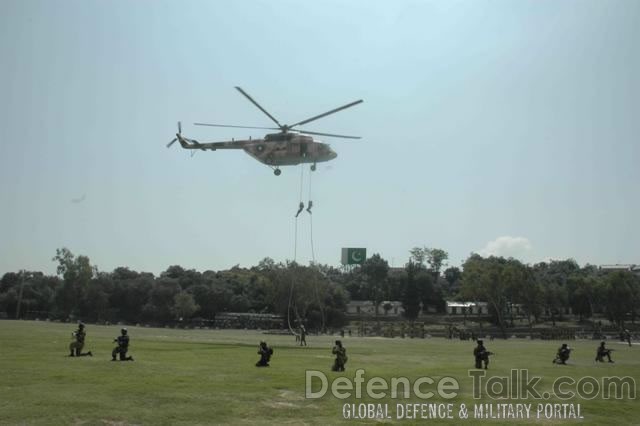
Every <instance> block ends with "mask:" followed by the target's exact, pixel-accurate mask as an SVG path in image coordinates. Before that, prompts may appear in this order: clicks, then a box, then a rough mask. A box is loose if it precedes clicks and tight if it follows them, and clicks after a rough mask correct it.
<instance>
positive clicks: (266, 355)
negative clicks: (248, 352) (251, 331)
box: [256, 340, 273, 367]
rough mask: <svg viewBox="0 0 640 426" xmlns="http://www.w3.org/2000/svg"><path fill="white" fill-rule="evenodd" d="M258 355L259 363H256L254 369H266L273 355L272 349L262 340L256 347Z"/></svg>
mask: <svg viewBox="0 0 640 426" xmlns="http://www.w3.org/2000/svg"><path fill="white" fill-rule="evenodd" d="M258 355H260V361H258V362H256V367H268V366H269V361H271V355H273V349H271V348H270V347H269V346H268V345H267V342H265V341H264V340H263V341H262V342H260V346H258Z"/></svg>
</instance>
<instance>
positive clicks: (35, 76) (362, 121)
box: [0, 0, 640, 273]
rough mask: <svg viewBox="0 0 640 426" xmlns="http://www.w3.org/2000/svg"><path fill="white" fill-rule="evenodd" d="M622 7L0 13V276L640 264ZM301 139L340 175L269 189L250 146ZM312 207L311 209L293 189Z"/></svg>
mask: <svg viewBox="0 0 640 426" xmlns="http://www.w3.org/2000/svg"><path fill="white" fill-rule="evenodd" d="M638 40H640V2H638V1H635V0H627V1H625V0H619V1H603V0H594V1H590V0H576V1H559V0H553V1H552V0H531V1H526V0H523V1H511V0H504V1H500V0H490V1H483V0H468V1H451V0H439V1H407V0H398V1H370V0H367V1H349V2H345V1H306V2H301V1H296V0H291V1H284V0H268V1H267V0H265V1H96V0H78V1H68V0H60V1H48V0H44V1H34V0H1V1H0V58H1V59H0V99H2V102H0V141H1V142H0V218H1V221H0V273H4V272H7V271H16V270H18V269H21V268H26V269H30V270H42V271H44V272H48V273H53V272H55V264H54V263H53V262H52V261H51V258H52V257H53V256H54V254H55V249H56V248H59V247H67V248H69V249H70V250H71V251H72V252H73V253H75V254H84V255H87V256H89V257H90V258H91V260H92V262H93V263H94V264H96V265H97V266H98V268H99V269H100V270H104V271H110V270H112V269H113V268H115V267H117V266H123V265H124V266H129V267H131V268H133V269H136V270H142V271H150V272H154V273H158V272H160V271H162V270H164V269H166V268H167V267H168V266H169V265H173V264H179V265H182V266H183V267H186V268H196V269H198V270H206V269H214V270H219V269H226V268H229V267H231V266H233V265H235V264H240V265H241V266H251V265H255V264H257V262H258V261H259V260H260V259H262V258H264V257H266V256H269V257H272V258H274V259H275V260H276V261H284V260H285V259H293V257H294V250H295V249H296V244H295V220H294V218H293V216H294V214H295V212H296V210H297V205H298V203H299V201H300V182H301V173H303V175H302V179H303V191H302V193H303V197H302V198H303V201H304V202H305V203H306V202H307V201H308V199H312V200H313V203H314V209H313V243H314V248H315V250H314V251H313V253H312V250H311V220H310V219H311V218H310V216H309V215H308V214H307V213H306V212H303V213H304V214H301V215H300V217H299V219H298V234H297V236H298V238H297V251H296V258H297V260H298V261H299V262H301V263H303V264H306V263H307V262H309V261H310V260H312V258H313V255H312V254H315V258H316V260H317V261H319V262H322V263H329V264H332V265H337V264H338V263H339V261H340V249H341V248H342V247H366V248H367V251H368V254H369V255H371V254H372V253H380V254H381V255H382V256H383V257H384V258H386V259H387V260H389V262H390V263H392V264H394V265H395V266H401V265H402V264H404V263H405V262H406V261H407V259H408V256H409V249H411V248H412V247H415V246H427V247H438V248H442V249H444V250H446V251H448V252H449V255H450V261H449V264H450V265H453V266H458V265H460V263H461V262H462V261H463V260H464V259H465V258H466V257H467V256H468V255H469V254H470V253H471V252H479V253H481V254H483V255H489V254H497V255H503V256H514V257H516V258H518V259H520V260H523V261H524V262H537V261H540V260H546V259H550V258H553V259H565V258H574V259H576V260H577V261H578V262H579V263H580V264H584V263H587V262H588V263H593V264H604V263H640V226H638V217H639V216H640V197H638V193H639V191H638V183H639V182H640V167H638V160H639V158H640V155H639V154H640V138H639V135H640V114H639V111H640V44H639V43H638ZM236 85H237V86H241V87H242V88H243V89H245V90H246V91H247V92H248V93H249V94H251V95H252V96H253V97H254V98H255V99H256V100H258V102H260V103H261V104H262V105H263V106H264V107H265V108H266V109H267V110H268V111H269V112H270V113H271V114H272V115H274V116H275V117H276V118H277V119H278V120H279V121H280V122H282V123H293V122H297V121H300V120H303V119H305V118H307V117H310V116H313V115H315V114H318V113H321V112H324V111H327V110H330V109H332V108H334V107H337V106H340V105H343V104H345V103H347V102H350V101H354V100H357V99H361V98H362V99H364V103H363V104H360V105H358V106H355V107H353V108H350V109H348V110H345V111H342V112H339V113H337V114H335V115H332V116H329V117H326V118H323V119H321V120H318V121H315V122H313V123H310V124H309V125H307V126H306V127H305V129H308V130H315V131H321V132H330V133H342V134H355V135H361V136H362V137H363V139H362V140H359V141H350V140H341V139H333V140H331V139H330V138H324V141H325V142H329V143H331V146H332V148H333V149H334V150H335V151H337V153H338V158H337V159H335V160H333V161H332V162H329V163H323V164H319V165H318V170H317V171H316V172H314V173H313V175H312V181H311V185H309V173H310V172H309V169H308V165H306V166H302V167H304V168H303V169H301V166H297V167H284V168H283V169H282V175H281V176H279V177H276V176H274V175H273V173H272V171H271V170H270V169H269V168H268V167H266V166H265V165H263V164H261V163H259V162H257V161H255V160H254V159H252V158H251V157H249V156H248V155H247V154H245V153H244V152H242V151H216V152H199V153H197V154H196V155H195V156H194V157H193V158H191V157H190V156H189V153H188V152H186V151H184V150H182V149H180V147H179V146H178V144H175V145H174V146H173V147H172V148H171V149H166V147H165V145H166V144H167V143H168V142H169V141H170V140H171V139H172V138H173V137H174V134H175V132H176V122H177V121H178V120H182V123H183V134H184V135H185V136H187V137H193V138H197V139H198V140H201V141H215V140H225V139H227V138H231V137H234V138H247V137H249V136H252V137H254V138H256V137H262V136H263V135H264V131H260V130H244V129H219V128H203V127H197V126H193V123H194V122H199V121H200V122H201V121H209V122H216V123H229V124H240V125H250V126H270V125H272V123H271V122H270V121H269V119H268V118H267V117H266V116H265V115H263V114H262V113H261V112H260V111H259V110H258V109H257V108H255V107H254V106H253V105H251V103H249V102H248V101H247V100H246V99H245V98H244V97H242V96H241V95H240V94H239V93H238V92H237V91H236V90H235V89H234V88H233V87H234V86H236ZM309 192H310V193H309Z"/></svg>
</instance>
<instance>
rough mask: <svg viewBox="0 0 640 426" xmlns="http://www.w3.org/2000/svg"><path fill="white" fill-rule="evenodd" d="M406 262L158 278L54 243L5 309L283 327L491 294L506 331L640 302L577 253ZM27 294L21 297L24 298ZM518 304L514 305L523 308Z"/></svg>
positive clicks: (2, 291) (335, 323)
mask: <svg viewBox="0 0 640 426" xmlns="http://www.w3.org/2000/svg"><path fill="white" fill-rule="evenodd" d="M409 253H410V256H409V259H408V262H407V263H406V264H405V265H404V266H403V267H401V268H391V267H390V266H389V264H388V262H387V261H386V260H385V259H383V258H382V257H381V256H380V255H379V254H374V255H373V256H371V257H370V258H368V259H366V260H365V262H364V263H363V264H362V265H359V266H357V267H355V268H353V269H350V270H346V269H338V268H334V267H331V266H327V265H310V266H302V265H299V264H297V263H295V262H284V263H283V262H279V263H277V262H275V261H274V260H273V259H270V258H265V259H263V260H262V261H260V262H259V263H258V265H256V266H252V267H249V268H241V267H239V266H235V267H233V268H231V269H228V270H224V271H212V270H207V271H204V272H199V271H196V270H193V269H184V268H182V267H181V266H178V265H174V266H170V267H168V268H167V270H165V271H163V272H162V273H160V274H159V276H155V275H153V274H151V273H148V272H137V271H133V270H131V269H129V268H127V267H119V268H116V269H114V270H113V271H112V272H102V271H99V270H98V268H97V267H95V266H94V265H92V264H91V261H90V259H89V258H88V257H87V256H83V255H78V256H76V255H74V254H73V253H71V252H70V251H69V250H68V249H66V248H62V249H58V250H56V255H55V257H54V258H53V261H55V262H56V263H57V275H56V276H50V275H45V274H43V273H42V272H29V271H21V272H8V273H5V274H4V275H3V277H2V279H0V313H2V312H4V313H5V315H6V316H7V317H9V318H16V317H19V318H27V317H39V318H51V319H59V320H79V319H81V320H83V321H96V322H100V321H110V322H118V321H123V322H128V323H149V324H155V325H164V324H170V323H175V322H176V321H179V320H180V319H183V320H189V319H192V318H200V319H205V320H213V319H215V318H216V316H219V315H220V314H224V313H229V312H249V313H264V314H266V313H268V314H274V315H278V316H280V317H281V318H282V319H283V327H286V326H292V325H296V324H299V323H300V322H303V323H305V324H306V325H307V327H311V328H312V329H318V330H322V329H326V328H337V327H341V326H343V325H344V324H345V322H346V316H345V311H346V305H347V303H348V301H349V300H370V301H372V302H373V304H374V306H375V308H376V315H377V314H378V313H383V312H385V311H388V310H389V309H390V308H391V305H390V304H389V303H386V302H388V301H401V302H402V305H403V307H404V311H405V313H404V315H405V317H406V318H407V319H408V320H410V321H411V320H415V319H416V318H417V317H418V316H419V315H420V314H421V313H422V314H424V313H438V312H439V313H442V312H444V311H445V301H446V300H458V301H473V302H486V303H487V304H488V307H489V316H490V320H491V321H492V322H493V323H494V324H496V325H497V326H498V327H500V329H502V330H503V331H505V330H506V329H507V328H509V327H510V326H512V325H513V323H514V318H515V317H516V312H518V313H519V315H521V316H524V317H525V319H526V320H527V322H528V324H529V325H530V326H533V324H535V323H537V322H541V321H544V320H549V321H551V323H553V324H554V325H555V322H556V321H557V320H558V319H560V318H561V317H562V315H563V312H564V310H565V309H564V308H566V307H570V308H571V309H572V311H573V313H574V314H575V315H578V316H579V317H580V319H584V318H590V317H593V316H594V315H596V314H599V315H603V316H605V317H607V318H608V319H610V320H611V321H612V322H613V323H614V324H617V325H618V326H620V327H622V326H623V324H624V322H625V321H635V319H636V316H637V313H638V310H639V309H640V278H639V277H638V276H637V275H635V274H633V273H632V272H630V271H616V272H610V273H605V272H603V271H601V270H599V269H598V268H597V267H595V266H593V265H585V266H584V267H580V266H579V265H578V264H577V263H576V262H575V261H574V260H571V259H569V260H560V261H549V262H541V263H537V264H533V265H528V264H523V263H522V262H520V261H518V260H516V259H512V258H509V259H505V258H502V257H495V256H490V257H482V256H480V255H478V254H471V255H470V256H469V258H467V260H466V261H465V262H464V263H463V265H462V266H461V267H460V268H458V267H455V266H452V267H447V260H448V254H447V252H446V251H444V250H442V249H437V248H426V247H422V248H420V247H416V248H413V249H411V250H410V252H409ZM19 301H20V302H19ZM516 307H517V309H516Z"/></svg>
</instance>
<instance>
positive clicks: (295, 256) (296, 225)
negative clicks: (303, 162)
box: [293, 166, 304, 262]
mask: <svg viewBox="0 0 640 426" xmlns="http://www.w3.org/2000/svg"><path fill="white" fill-rule="evenodd" d="M303 172H304V168H303V167H302V166H300V195H299V196H298V205H300V203H302V187H303V184H304V174H303ZM298 216H299V215H296V217H295V219H296V220H295V225H294V231H293V233H294V238H293V240H294V241H293V261H294V262H295V261H296V260H297V258H298Z"/></svg>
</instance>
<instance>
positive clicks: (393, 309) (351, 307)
mask: <svg viewBox="0 0 640 426" xmlns="http://www.w3.org/2000/svg"><path fill="white" fill-rule="evenodd" d="M375 314H376V308H375V305H374V303H373V302H372V301H371V300H352V301H351V302H349V303H347V315H375ZM403 314H404V308H403V307H402V302H399V301H397V300H385V301H383V302H380V305H378V316H381V317H385V316H386V317H400V316H402V315H403Z"/></svg>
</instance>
